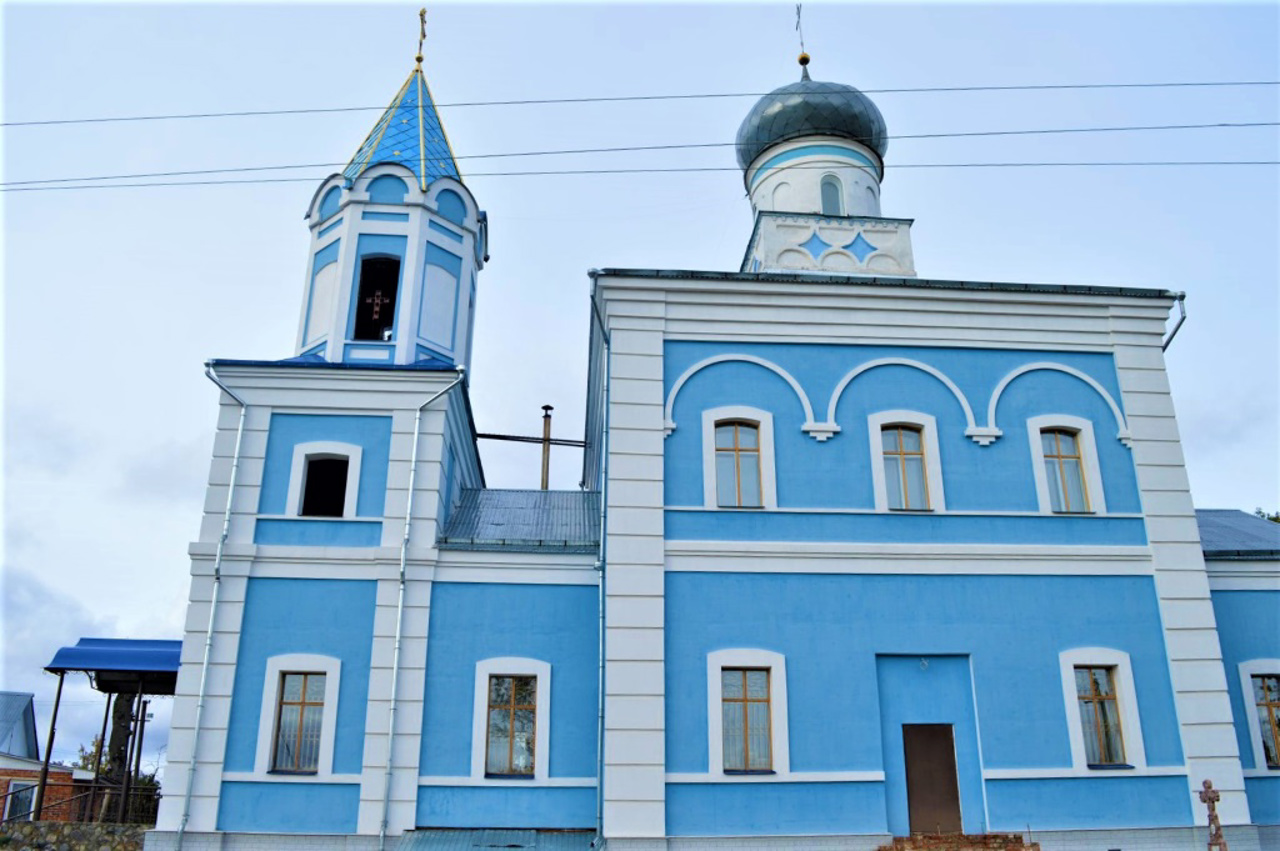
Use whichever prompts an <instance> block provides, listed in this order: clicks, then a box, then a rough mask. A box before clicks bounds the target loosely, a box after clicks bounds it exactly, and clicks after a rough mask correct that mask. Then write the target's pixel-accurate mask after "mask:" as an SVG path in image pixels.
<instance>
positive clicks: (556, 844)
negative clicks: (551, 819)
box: [397, 828, 595, 851]
mask: <svg viewBox="0 0 1280 851" xmlns="http://www.w3.org/2000/svg"><path fill="white" fill-rule="evenodd" d="M593 839H595V832H594V831H589V830H508V829H496V828H483V829H479V830H411V831H409V832H408V833H406V834H404V836H403V837H401V839H400V844H399V845H398V846H397V847H398V848H399V849H400V851H471V849H475V848H511V849H526V851H585V850H586V849H588V848H590V847H591V840H593Z"/></svg>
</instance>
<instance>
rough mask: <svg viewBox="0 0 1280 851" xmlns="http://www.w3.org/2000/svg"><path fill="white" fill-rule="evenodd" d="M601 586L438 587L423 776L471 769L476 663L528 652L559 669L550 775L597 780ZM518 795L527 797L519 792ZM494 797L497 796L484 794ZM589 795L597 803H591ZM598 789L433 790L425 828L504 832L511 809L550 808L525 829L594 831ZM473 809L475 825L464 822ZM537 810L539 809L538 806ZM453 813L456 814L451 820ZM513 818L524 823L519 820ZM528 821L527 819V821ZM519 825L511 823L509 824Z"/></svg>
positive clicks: (427, 793)
mask: <svg viewBox="0 0 1280 851" xmlns="http://www.w3.org/2000/svg"><path fill="white" fill-rule="evenodd" d="M595 635H596V589H595V588H594V587H590V586H570V585H498V584H464V583H445V582H437V583H435V584H434V585H433V587H432V599H431V629H430V636H429V638H428V642H427V646H428V654H427V680H426V694H425V698H424V699H425V706H424V710H423V734H422V751H421V762H420V770H421V773H422V774H423V775H428V776H459V777H466V776H469V775H470V773H471V723H472V710H473V698H474V688H475V671H476V663H477V662H479V661H480V660H482V659H488V658H492V657H495V656H523V657H527V658H532V659H540V660H542V661H545V662H548V663H550V664H551V731H550V743H549V746H550V753H549V757H550V772H549V773H550V775H551V776H552V777H593V776H594V775H595V757H596V736H595V729H596V640H595ZM513 792H514V793H519V794H513ZM482 793H490V794H482ZM588 797H589V799H590V801H591V803H590V805H589V806H584V805H583V803H582V801H583V800H584V799H586V798H588ZM594 800H595V793H594V791H593V790H592V789H590V788H586V789H583V790H578V789H569V790H567V792H566V790H564V789H556V788H546V787H544V788H528V789H515V790H510V789H504V788H493V789H481V790H468V789H458V788H446V789H440V788H430V789H424V790H423V791H422V792H421V793H420V795H419V812H420V813H425V814H427V815H425V816H423V817H430V818H438V819H441V820H440V821H433V822H422V821H420V822H419V824H422V825H424V826H426V825H428V824H429V825H431V826H439V827H444V826H468V825H469V826H473V827H483V826H496V823H494V822H490V821H486V819H492V818H499V817H501V818H503V819H507V818H508V817H507V816H503V815H502V814H503V813H504V812H506V811H507V809H506V808H508V807H511V808H514V809H512V810H511V812H514V813H522V812H524V810H523V809H522V808H524V807H526V806H528V807H530V808H533V809H534V810H536V809H539V808H540V810H541V815H539V816H538V821H537V823H536V825H535V824H533V823H530V824H524V825H523V826H525V827H533V826H548V827H564V828H568V827H591V826H592V825H593V824H594V806H595V805H594ZM464 805H465V806H474V807H475V809H474V810H473V811H472V812H473V816H472V819H473V820H472V821H470V822H467V823H466V824H463V823H462V822H460V821H458V819H461V818H463V816H462V815H461V814H463V813H465V812H467V810H466V809H465V808H462V809H459V808H461V807H464ZM530 811H532V810H530ZM451 814H452V815H451ZM510 818H511V819H516V820H517V821H518V818H517V817H516V816H510ZM519 818H525V816H524V815H520V816H519ZM509 823H510V824H514V823H515V821H505V820H504V821H503V822H502V824H509Z"/></svg>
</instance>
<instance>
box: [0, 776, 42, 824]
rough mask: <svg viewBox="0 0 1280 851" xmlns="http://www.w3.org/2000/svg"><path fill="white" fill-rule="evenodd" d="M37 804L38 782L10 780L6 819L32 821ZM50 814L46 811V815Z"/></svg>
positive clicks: (5, 810)
mask: <svg viewBox="0 0 1280 851" xmlns="http://www.w3.org/2000/svg"><path fill="white" fill-rule="evenodd" d="M35 806H36V784H34V783H28V782H26V781H23V780H10V781H9V798H8V803H7V804H6V805H5V808H4V820H5V821H31V811H32V810H34V809H35ZM47 816H48V814H47V813H46V817H47Z"/></svg>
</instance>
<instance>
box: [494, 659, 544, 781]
mask: <svg viewBox="0 0 1280 851" xmlns="http://www.w3.org/2000/svg"><path fill="white" fill-rule="evenodd" d="M537 709H538V678H537V677H511V676H501V675H493V676H490V677H489V724H488V731H489V733H488V744H487V746H486V750H485V761H484V773H485V776H486V777H532V776H533V755H534V754H533V751H534V738H535V733H536V732H537Z"/></svg>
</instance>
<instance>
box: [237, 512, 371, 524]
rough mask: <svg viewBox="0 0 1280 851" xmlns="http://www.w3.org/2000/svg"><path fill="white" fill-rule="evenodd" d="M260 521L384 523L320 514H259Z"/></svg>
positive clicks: (365, 518)
mask: <svg viewBox="0 0 1280 851" xmlns="http://www.w3.org/2000/svg"><path fill="white" fill-rule="evenodd" d="M258 519H259V520H305V521H319V520H323V521H326V522H330V523H332V522H335V521H336V522H339V523H341V522H347V523H354V522H364V523H368V522H369V521H377V522H381V521H382V518H381V517H345V516H343V517H336V516H335V517H326V516H322V515H319V514H259V515H258Z"/></svg>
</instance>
